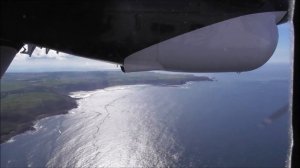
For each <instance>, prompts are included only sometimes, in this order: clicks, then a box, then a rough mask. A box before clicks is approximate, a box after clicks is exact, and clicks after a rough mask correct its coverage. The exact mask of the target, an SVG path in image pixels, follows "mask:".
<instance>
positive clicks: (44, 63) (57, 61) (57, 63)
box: [8, 46, 119, 72]
mask: <svg viewBox="0 0 300 168" xmlns="http://www.w3.org/2000/svg"><path fill="white" fill-rule="evenodd" d="M25 47H27V46H25ZM21 50H22V49H21ZM116 69H119V68H117V65H116V64H112V63H107V62H103V61H98V60H91V59H87V58H83V57H78V56H73V55H70V54H66V53H61V52H60V53H58V54H57V53H56V51H54V50H50V51H49V52H48V54H46V49H45V48H42V49H41V48H39V47H37V48H36V49H35V51H34V52H33V53H32V56H31V57H29V55H28V54H22V53H20V52H19V53H18V54H17V55H16V56H15V58H14V60H13V62H12V63H11V65H10V66H9V68H8V71H9V72H28V71H29V72H33V71H38V72H43V71H93V70H116Z"/></svg>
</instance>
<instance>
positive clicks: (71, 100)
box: [1, 76, 215, 144]
mask: <svg viewBox="0 0 300 168" xmlns="http://www.w3.org/2000/svg"><path fill="white" fill-rule="evenodd" d="M200 81H215V80H214V79H211V78H209V77H203V76H201V77H196V76H190V78H187V79H184V80H173V81H172V80H170V81H168V80H165V81H160V80H153V81H151V82H149V81H146V82H143V81H142V82H136V83H133V82H127V83H126V82H125V83H120V84H118V83H112V84H107V85H94V86H87V85H84V84H81V85H80V86H75V87H70V88H67V89H65V90H64V91H61V90H59V89H60V88H59V89H57V90H55V93H57V94H59V96H63V97H64V99H63V100H61V101H58V102H55V103H54V104H53V105H52V107H55V108H54V110H53V111H51V110H49V109H48V108H39V109H38V110H40V111H42V112H39V113H41V114H38V115H36V116H34V118H32V119H31V120H30V121H28V122H25V123H23V124H19V125H18V126H17V129H15V130H13V131H10V132H9V133H8V134H5V135H1V144H3V143H7V142H9V141H10V140H11V139H12V138H13V137H14V136H16V135H19V134H22V133H25V132H27V131H34V130H35V128H34V125H35V123H36V122H37V121H38V120H41V119H43V118H46V117H51V116H55V115H61V114H68V113H69V111H70V110H72V109H74V108H77V107H78V104H77V101H76V100H78V99H81V98H82V97H76V96H72V93H73V92H80V91H84V92H89V91H91V92H93V91H96V90H104V89H107V88H111V87H119V86H132V85H152V86H161V87H169V86H172V87H178V86H182V85H185V84H188V83H190V82H200ZM1 98H2V97H1ZM83 98H84V97H83ZM58 104H60V106H59V105H58ZM61 104H63V106H61ZM1 115H2V114H1Z"/></svg>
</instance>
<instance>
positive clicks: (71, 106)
mask: <svg viewBox="0 0 300 168" xmlns="http://www.w3.org/2000/svg"><path fill="white" fill-rule="evenodd" d="M135 18H136V23H135V24H136V28H137V29H140V28H141V27H142V26H141V23H140V20H139V16H138V15H136V16H135ZM110 19H111V18H110V17H107V21H106V22H107V26H108V27H109V26H110V25H111V24H110V21H111V20H110ZM195 26H197V25H192V26H191V29H194V27H195ZM198 26H199V25H198ZM151 29H152V30H153V31H155V32H160V33H168V32H173V31H176V30H175V27H174V26H172V25H169V24H163V23H153V24H152V26H151ZM278 30H279V40H278V45H277V48H276V50H275V52H274V54H273V55H272V57H271V58H270V59H269V60H268V62H267V63H266V64H264V65H263V66H261V67H259V68H258V69H255V70H252V71H248V72H241V73H239V72H238V73H237V72H219V73H180V72H167V71H151V72H131V73H123V72H122V71H121V70H120V68H121V67H120V65H116V64H112V63H108V62H101V61H97V60H91V59H86V58H82V57H77V56H73V55H69V54H66V53H61V52H59V53H57V52H56V51H55V50H48V49H45V48H39V47H35V48H34V51H33V50H32V49H33V46H32V45H30V44H28V45H26V46H24V47H25V50H24V49H21V50H20V52H19V53H18V54H17V56H16V57H15V58H14V60H13V62H12V63H11V65H10V67H9V68H8V70H7V72H6V73H5V74H4V76H3V77H2V78H1V167H188V166H190V167H285V166H287V165H288V164H289V161H290V152H291V139H292V138H291V105H290V104H291V89H292V83H291V81H292V71H291V70H292V63H293V53H292V48H293V45H292V41H291V39H292V37H293V30H292V25H291V23H290V22H287V23H285V24H282V25H278ZM224 50H225V49H224ZM46 52H47V54H46ZM28 54H29V55H31V54H32V55H31V57H29V56H28ZM150 61H151V60H150ZM249 61H251V60H249Z"/></svg>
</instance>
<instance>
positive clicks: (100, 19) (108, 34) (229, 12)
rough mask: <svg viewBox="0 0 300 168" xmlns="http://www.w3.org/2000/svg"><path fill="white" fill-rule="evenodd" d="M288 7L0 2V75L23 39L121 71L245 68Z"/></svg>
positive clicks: (271, 41) (260, 55) (204, 1)
mask: <svg viewBox="0 0 300 168" xmlns="http://www.w3.org/2000/svg"><path fill="white" fill-rule="evenodd" d="M288 5H289V2H288V0H243V1H241V0H222V1H220V0H187V1H182V0H161V1H152V0H140V1H136V0H110V1H99V2H94V1H82V2H68V1H60V2H51V1H35V0H34V1H28V0H24V1H1V36H0V42H1V43H0V49H1V76H2V75H3V74H4V72H5V71H6V69H7V67H8V65H9V64H10V62H11V61H12V59H13V57H14V56H15V54H16V53H17V52H18V51H19V50H20V49H21V48H22V46H23V45H24V44H30V45H31V46H41V47H46V48H49V49H54V50H57V51H61V52H65V53H69V54H73V55H77V56H82V57H86V58H92V59H98V60H103V61H108V62H113V63H116V64H120V65H122V66H121V68H122V70H123V71H124V72H134V71H148V70H167V71H183V72H241V71H249V70H253V69H255V68H257V67H259V66H261V65H263V64H264V63H265V62H266V61H267V60H268V59H269V58H270V57H271V56H272V54H273V52H274V50H275V48H276V45H277V40H278V32H277V26H276V25H278V24H281V23H284V22H286V21H287V20H288V12H287V11H288ZM31 49H33V48H31ZM27 52H28V53H30V52H31V50H30V51H27Z"/></svg>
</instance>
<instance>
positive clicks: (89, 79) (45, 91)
mask: <svg viewBox="0 0 300 168" xmlns="http://www.w3.org/2000/svg"><path fill="white" fill-rule="evenodd" d="M188 81H211V79H209V78H207V77H197V76H193V75H170V74H159V73H151V72H148V73H130V74H124V73H122V72H114V71H108V72H53V73H7V74H5V75H4V76H3V78H2V79H1V143H2V142H4V141H6V140H8V139H9V138H10V137H12V136H14V135H16V134H18V133H21V132H24V131H26V130H29V129H31V128H32V124H33V121H35V120H37V119H40V118H43V117H46V116H50V115H56V114H62V113H66V112H67V111H69V110H70V109H72V108H75V107H76V106H77V104H76V101H75V100H74V99H72V98H71V97H69V96H68V95H69V93H70V92H73V91H79V90H94V89H101V88H105V87H110V86H116V85H133V84H151V85H180V84H184V83H186V82H188Z"/></svg>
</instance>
